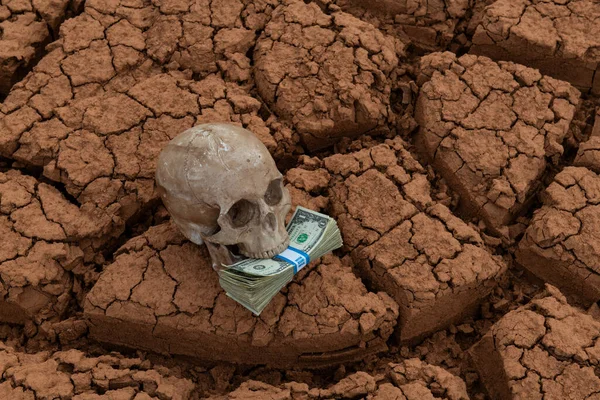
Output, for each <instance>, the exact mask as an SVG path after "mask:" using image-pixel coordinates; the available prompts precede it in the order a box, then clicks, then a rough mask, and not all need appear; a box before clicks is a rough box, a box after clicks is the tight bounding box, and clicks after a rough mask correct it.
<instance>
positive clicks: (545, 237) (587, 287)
mask: <svg viewBox="0 0 600 400" xmlns="http://www.w3.org/2000/svg"><path fill="white" fill-rule="evenodd" d="M543 199H544V200H543V201H544V206H543V207H541V208H540V209H538V210H536V211H535V213H534V215H533V219H532V221H531V224H530V225H529V227H528V228H527V231H526V232H525V235H524V236H523V239H522V240H521V242H520V243H519V248H518V250H517V253H516V256H517V262H518V263H519V264H521V265H522V266H523V267H525V268H527V269H529V270H530V271H531V272H533V273H534V274H536V275H538V276H539V277H540V278H542V279H543V280H545V281H547V282H550V283H552V284H553V285H556V286H558V287H559V288H560V289H561V290H563V291H564V292H565V293H568V294H570V295H574V296H577V297H578V298H579V299H580V301H582V302H583V303H584V304H586V305H590V304H592V303H595V302H597V301H598V300H600V249H598V246H599V244H600V224H599V222H600V221H599V219H598V218H600V205H599V204H600V176H598V175H597V174H596V173H595V172H592V171H590V170H589V169H587V168H584V167H567V168H565V169H563V170H562V171H561V172H560V173H559V174H558V175H556V177H555V178H554V182H552V184H550V186H548V187H547V188H546V191H545V192H544V194H543Z"/></svg>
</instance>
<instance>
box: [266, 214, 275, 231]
mask: <svg viewBox="0 0 600 400" xmlns="http://www.w3.org/2000/svg"><path fill="white" fill-rule="evenodd" d="M265 228H267V229H269V230H271V231H274V230H276V229H277V218H275V215H274V214H273V213H268V214H267V216H266V217H265Z"/></svg>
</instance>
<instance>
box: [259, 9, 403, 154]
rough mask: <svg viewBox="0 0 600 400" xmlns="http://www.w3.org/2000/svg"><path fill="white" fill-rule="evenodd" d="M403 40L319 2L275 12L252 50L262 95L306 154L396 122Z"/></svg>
mask: <svg viewBox="0 0 600 400" xmlns="http://www.w3.org/2000/svg"><path fill="white" fill-rule="evenodd" d="M404 47H405V45H404V43H402V42H401V41H400V40H398V39H395V38H394V37H391V36H386V35H384V34H382V33H381V32H380V31H379V30H377V29H376V28H375V27H374V26H372V25H371V24H369V23H367V22H363V21H361V20H359V19H356V18H354V17H353V16H351V15H349V14H347V13H344V12H333V13H331V15H327V14H325V13H323V12H322V11H321V9H320V8H319V7H318V6H317V5H316V3H310V4H304V3H303V2H293V3H291V4H290V5H286V6H284V7H281V8H278V9H277V10H276V11H275V12H274V13H273V15H272V18H271V20H270V22H269V23H268V24H267V25H266V27H265V30H264V31H263V33H262V35H261V36H260V38H259V39H258V40H257V43H256V47H255V50H254V62H255V68H254V76H255V79H256V86H257V89H258V93H259V94H260V96H261V97H262V98H263V99H264V100H265V101H266V102H267V104H269V106H270V107H271V108H272V110H273V111H275V113H277V114H278V116H279V117H280V118H282V119H284V120H286V121H289V122H290V123H291V124H292V125H293V126H294V127H295V128H296V129H297V130H298V132H299V133H300V134H301V135H302V138H303V141H304V143H305V144H306V146H307V147H308V148H309V149H318V148H321V147H324V146H327V145H330V144H332V143H334V141H335V139H336V138H339V137H343V136H358V135H360V134H362V133H365V132H368V131H371V130H374V129H376V128H382V127H385V126H386V125H387V124H393V123H394V118H393V117H394V114H393V113H392V112H391V111H390V92H391V88H392V82H395V81H396V80H397V79H398V71H397V65H398V57H399V56H400V57H402V56H403V55H404Z"/></svg>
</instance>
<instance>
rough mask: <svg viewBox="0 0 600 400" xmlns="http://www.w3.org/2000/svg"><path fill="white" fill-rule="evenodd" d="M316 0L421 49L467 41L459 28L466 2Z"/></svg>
mask: <svg viewBox="0 0 600 400" xmlns="http://www.w3.org/2000/svg"><path fill="white" fill-rule="evenodd" d="M319 3H322V4H327V5H328V6H329V7H331V8H334V7H339V8H341V9H342V10H343V11H346V12H348V13H350V14H352V15H355V16H356V17H357V18H360V19H362V20H365V21H368V22H371V23H372V24H373V25H375V26H377V27H378V28H379V29H381V30H382V31H384V32H389V33H390V34H394V35H397V36H402V35H405V36H406V37H408V38H410V40H411V42H412V43H414V44H415V45H416V46H418V47H421V48H424V49H428V50H441V49H446V48H447V47H448V46H449V45H450V44H451V43H452V42H453V41H455V42H461V41H462V42H463V43H462V44H466V43H467V37H466V36H465V35H464V33H462V31H463V30H464V28H466V27H465V26H463V25H465V24H464V23H463V21H464V20H465V18H466V16H467V15H468V14H469V12H470V8H471V6H472V4H470V3H469V1H465V0H450V1H438V0H435V1H408V0H403V1H394V0H373V1H369V2H365V1H361V0H320V1H319Z"/></svg>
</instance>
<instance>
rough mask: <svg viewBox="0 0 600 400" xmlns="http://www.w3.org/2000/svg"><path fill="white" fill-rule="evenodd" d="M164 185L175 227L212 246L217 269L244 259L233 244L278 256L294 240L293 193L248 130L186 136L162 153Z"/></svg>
mask: <svg viewBox="0 0 600 400" xmlns="http://www.w3.org/2000/svg"><path fill="white" fill-rule="evenodd" d="M156 182H157V186H158V191H159V194H160V196H161V198H162V200H163V202H164V204H165V206H166V207H167V210H168V211H169V213H170V214H171V217H172V219H173V221H174V222H175V224H176V225H177V226H178V227H179V229H181V231H182V232H183V234H184V235H185V236H186V237H187V238H188V239H189V240H191V241H192V242H194V243H196V244H202V243H205V244H206V245H207V247H208V250H209V251H210V254H211V257H212V260H213V267H214V268H215V269H217V270H218V269H220V268H221V265H222V264H226V265H227V264H231V263H233V262H235V261H236V260H237V259H239V257H237V258H236V256H235V253H237V252H236V251H232V247H231V246H237V251H239V253H241V254H243V255H244V256H246V257H250V258H270V257H273V256H274V255H276V254H278V253H280V252H282V251H283V250H285V248H286V247H287V245H288V243H289V237H288V234H287V231H286V229H285V217H286V214H287V213H288V211H289V209H290V195H289V193H288V191H287V189H286V188H285V187H284V186H283V177H282V175H281V173H280V172H279V171H278V170H277V167H276V166H275V162H274V161H273V158H272V157H271V155H270V154H269V152H268V150H267V148H266V147H265V146H264V145H263V144H262V142H261V141H260V140H258V138H256V136H254V134H253V133H252V132H250V131H248V130H246V129H243V128H241V127H239V126H235V125H230V124H225V123H213V124H202V125H198V126H195V127H193V128H190V129H188V130H186V131H185V132H183V133H181V134H179V135H178V136H177V137H175V138H174V139H173V140H171V141H170V142H169V143H168V144H167V146H166V147H165V148H164V149H163V150H162V152H161V153H160V156H159V158H158V167H157V169H156ZM227 246H229V247H227Z"/></svg>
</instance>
